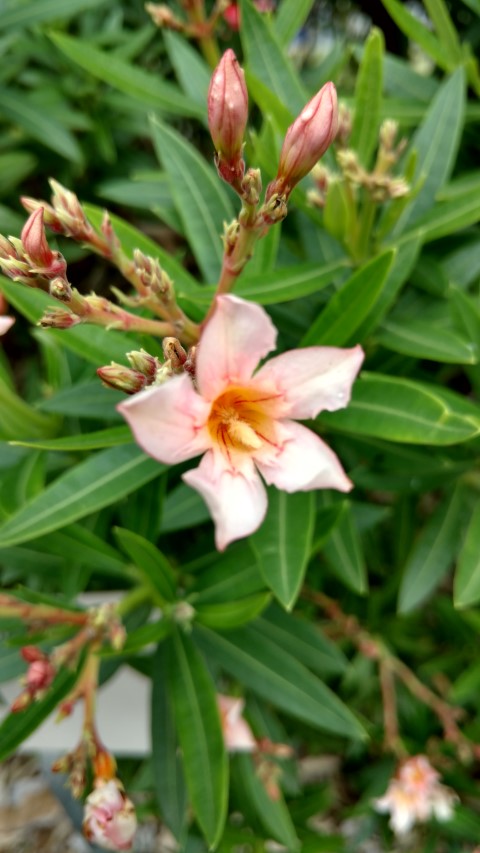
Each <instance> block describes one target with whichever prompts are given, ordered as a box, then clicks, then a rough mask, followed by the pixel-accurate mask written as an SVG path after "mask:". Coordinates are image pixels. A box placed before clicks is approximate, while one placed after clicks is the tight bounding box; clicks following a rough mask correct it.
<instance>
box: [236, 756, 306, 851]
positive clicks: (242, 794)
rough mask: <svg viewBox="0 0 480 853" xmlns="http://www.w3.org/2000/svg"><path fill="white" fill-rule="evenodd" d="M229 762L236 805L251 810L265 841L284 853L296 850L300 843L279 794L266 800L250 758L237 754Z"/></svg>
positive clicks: (264, 790)
mask: <svg viewBox="0 0 480 853" xmlns="http://www.w3.org/2000/svg"><path fill="white" fill-rule="evenodd" d="M232 761H233V767H232V770H233V773H235V777H234V778H235V781H236V785H235V789H236V793H237V797H238V800H239V802H240V803H244V804H245V805H246V806H247V805H249V806H250V808H251V809H253V811H254V812H255V813H256V814H257V816H258V819H259V821H260V823H261V824H262V826H263V827H264V828H265V830H266V832H267V833H268V837H269V838H274V839H275V841H278V842H280V844H281V845H282V846H283V845H285V848H286V849H287V850H288V851H294V850H299V849H300V842H299V840H298V838H297V836H296V833H295V827H294V825H293V821H292V818H291V816H290V812H289V810H288V808H287V806H286V804H285V800H284V798H283V796H282V794H281V793H279V795H278V797H276V798H275V799H273V798H272V797H271V796H269V794H268V792H267V789H266V787H265V784H264V782H262V780H261V779H260V777H259V774H258V771H257V770H256V769H255V765H254V763H253V759H252V756H251V755H241V754H238V755H235V756H234V757H233V759H232Z"/></svg>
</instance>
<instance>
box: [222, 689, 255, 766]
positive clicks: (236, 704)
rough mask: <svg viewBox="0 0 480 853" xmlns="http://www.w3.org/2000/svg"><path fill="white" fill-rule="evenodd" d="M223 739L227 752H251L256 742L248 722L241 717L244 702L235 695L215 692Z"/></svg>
mask: <svg viewBox="0 0 480 853" xmlns="http://www.w3.org/2000/svg"><path fill="white" fill-rule="evenodd" d="M217 702H218V708H219V711H220V721H221V723H222V732H223V739H224V741H225V746H226V748H227V750H228V752H253V750H254V749H256V748H257V742H256V740H255V738H254V736H253V732H252V730H251V728H250V726H249V725H248V723H247V722H246V721H245V720H244V719H243V716H242V714H243V709H244V706H245V702H244V701H243V699H239V698H237V697H236V696H223V695H222V694H221V693H218V694H217Z"/></svg>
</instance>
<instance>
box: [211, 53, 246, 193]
mask: <svg viewBox="0 0 480 853" xmlns="http://www.w3.org/2000/svg"><path fill="white" fill-rule="evenodd" d="M247 119H248V93H247V87H246V85H245V75H244V73H243V69H242V68H240V65H239V64H238V61H237V58H236V56H235V54H234V52H233V50H230V49H229V50H227V51H225V53H224V54H223V56H222V58H221V60H220V62H219V64H218V65H217V67H216V69H215V71H214V72H213V76H212V79H211V81H210V87H209V90H208V126H209V128H210V134H211V136H212V140H213V144H214V146H215V150H216V152H217V168H218V171H219V174H220V176H221V177H222V178H223V179H224V180H225V181H227V182H228V183H233V182H234V181H237V180H241V178H242V177H243V174H244V171H245V164H244V161H243V158H242V146H243V137H244V135H245V127H246V125H247Z"/></svg>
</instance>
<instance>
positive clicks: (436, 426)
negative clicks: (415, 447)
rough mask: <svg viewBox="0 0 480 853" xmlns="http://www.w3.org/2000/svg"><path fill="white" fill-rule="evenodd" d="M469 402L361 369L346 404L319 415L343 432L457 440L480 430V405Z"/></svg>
mask: <svg viewBox="0 0 480 853" xmlns="http://www.w3.org/2000/svg"><path fill="white" fill-rule="evenodd" d="M468 403H469V401H467V400H464V399H463V398H462V397H460V396H459V395H455V394H453V393H452V394H449V395H448V397H447V396H446V395H445V393H444V392H443V393H442V391H441V390H440V389H439V388H437V387H435V386H431V385H428V384H427V383H422V382H415V381H413V380H411V379H403V378H399V377H394V376H383V375H381V374H369V373H365V372H364V373H362V375H361V377H360V379H358V380H357V382H355V384H354V386H353V393H352V399H351V401H350V403H349V406H348V408H346V409H342V410H340V411H338V412H325V413H323V414H322V415H321V416H320V418H319V421H320V423H324V424H325V425H326V426H328V427H333V428H335V429H339V430H341V431H342V432H343V431H345V432H349V433H354V434H355V433H358V434H359V435H370V436H376V437H377V438H385V439H388V440H389V441H400V442H405V443H407V444H438V445H447V444H457V443H459V442H462V441H467V440H468V439H469V438H473V437H474V436H477V435H478V434H479V432H480V411H478V409H477V407H475V406H474V405H473V404H471V403H470V405H468ZM465 404H467V406H466V405H465Z"/></svg>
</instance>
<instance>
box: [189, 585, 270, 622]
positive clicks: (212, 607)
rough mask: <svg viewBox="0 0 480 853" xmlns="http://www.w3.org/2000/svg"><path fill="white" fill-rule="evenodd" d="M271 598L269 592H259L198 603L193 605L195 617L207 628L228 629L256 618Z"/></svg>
mask: <svg viewBox="0 0 480 853" xmlns="http://www.w3.org/2000/svg"><path fill="white" fill-rule="evenodd" d="M271 598H272V597H271V595H270V593H269V592H260V593H258V595H250V596H249V597H248V598H241V599H240V600H239V601H223V602H218V603H216V604H199V605H198V606H196V607H195V618H196V620H197V621H198V622H200V624H201V625H206V626H207V628H214V629H218V630H219V631H229V630H230V629H232V628H240V627H241V626H242V625H246V624H247V623H248V622H252V621H253V619H256V618H257V616H259V615H260V613H262V611H263V610H265V607H266V606H267V604H269V602H270V601H271Z"/></svg>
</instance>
